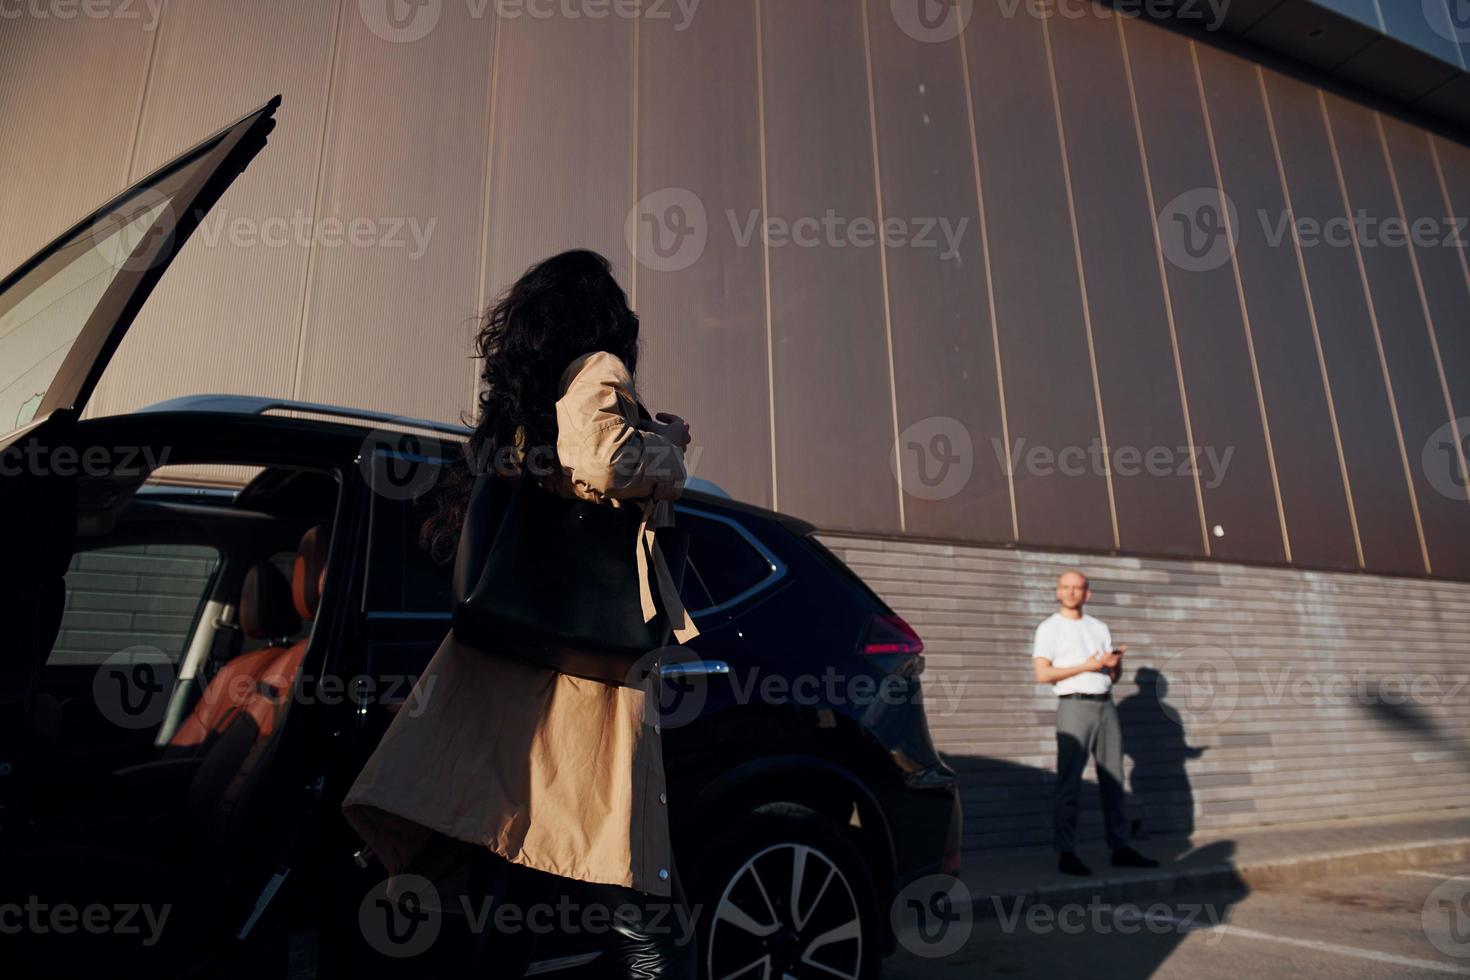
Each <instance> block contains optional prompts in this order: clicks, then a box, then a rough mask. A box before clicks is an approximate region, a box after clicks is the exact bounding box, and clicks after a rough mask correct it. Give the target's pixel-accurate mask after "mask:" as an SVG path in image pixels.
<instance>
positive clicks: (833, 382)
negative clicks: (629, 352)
mask: <svg viewBox="0 0 1470 980" xmlns="http://www.w3.org/2000/svg"><path fill="white" fill-rule="evenodd" d="M759 9H760V12H761V25H760V27H761V50H762V59H763V62H764V79H763V87H764V95H765V98H764V107H765V147H766V157H765V168H766V207H767V214H766V218H767V219H768V220H769V221H773V222H776V221H779V222H782V223H783V224H784V225H789V227H791V228H792V229H793V233H792V234H790V235H787V234H784V233H783V234H780V235H774V236H772V242H773V244H772V245H771V246H770V248H769V261H770V290H771V334H772V349H773V356H774V363H773V365H772V369H773V372H774V378H775V381H774V400H775V419H776V422H775V428H776V502H777V504H778V505H779V506H780V508H781V509H782V510H784V511H788V512H790V513H794V514H796V515H798V516H801V517H805V518H807V519H808V520H811V521H813V522H816V523H819V524H822V525H823V526H827V527H846V528H857V527H882V528H890V529H897V528H898V527H899V502H898V487H897V481H896V480H895V479H894V477H893V475H892V472H891V471H890V470H889V467H888V457H889V452H890V450H891V448H892V446H893V437H894V432H893V388H892V380H891V377H890V370H891V366H890V364H889V360H888V353H887V339H886V336H885V329H886V325H885V321H884V305H883V266H882V256H881V255H880V254H879V251H878V248H877V247H876V246H874V245H871V244H870V245H869V246H867V247H862V246H852V247H849V246H848V245H847V244H846V243H847V242H848V241H849V239H848V238H846V237H845V236H844V234H843V233H842V232H841V231H840V230H838V229H837V228H836V220H835V219H841V220H842V221H844V222H853V221H856V220H858V219H867V220H869V221H873V220H876V217H877V192H876V186H875V182H874V176H873V148H872V127H871V124H870V119H869V113H868V99H867V72H866V65H865V61H864V57H863V25H862V7H861V6H859V5H858V4H847V5H843V7H842V9H840V10H837V11H835V12H834V9H833V7H832V5H830V4H827V3H823V2H820V0H780V2H773V0H761V3H760V8H759ZM829 213H830V214H831V215H833V216H834V220H833V221H832V222H831V225H832V226H833V231H832V232H830V233H829V232H828V231H826V230H825V229H822V228H821V227H820V223H822V222H823V220H824V218H825V217H826V216H827V215H828V214H829ZM798 221H801V222H805V225H804V226H803V229H804V230H798V229H797V226H796V222H798ZM847 230H848V231H849V232H850V231H851V227H850V225H849V226H847ZM829 235H830V237H829ZM759 236H760V229H759V228H756V229H755V237H754V238H753V239H752V241H753V242H757V243H758V242H759V241H760V237H759ZM798 236H800V237H798ZM801 241H805V242H815V244H801V243H800V242H801ZM778 243H779V244H778Z"/></svg>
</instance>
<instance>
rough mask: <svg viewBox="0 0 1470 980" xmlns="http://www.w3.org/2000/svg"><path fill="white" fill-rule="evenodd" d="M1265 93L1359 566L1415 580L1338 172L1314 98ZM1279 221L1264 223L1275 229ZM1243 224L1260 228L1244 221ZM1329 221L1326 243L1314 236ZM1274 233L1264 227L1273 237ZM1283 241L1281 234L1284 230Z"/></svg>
mask: <svg viewBox="0 0 1470 980" xmlns="http://www.w3.org/2000/svg"><path fill="white" fill-rule="evenodd" d="M1266 92H1267V95H1268V97H1269V101H1270V112H1271V117H1272V121H1273V123H1274V125H1275V128H1276V134H1277V137H1278V139H1279V141H1280V146H1281V156H1282V162H1283V165H1284V169H1285V172H1286V181H1287V187H1288V189H1289V191H1290V194H1291V203H1292V209H1293V213H1294V215H1295V219H1296V221H1297V224H1298V226H1299V227H1300V228H1301V229H1302V230H1303V231H1304V232H1312V234H1310V235H1307V234H1304V235H1302V236H1301V237H1302V258H1303V262H1304V264H1305V266H1306V270H1307V282H1308V285H1309V286H1310V288H1311V292H1312V303H1313V305H1314V307H1315V308H1316V311H1317V326H1318V329H1319V330H1320V332H1321V336H1322V349H1323V354H1324V357H1325V360H1326V363H1327V375H1328V379H1329V381H1330V382H1331V384H1332V390H1333V391H1334V392H1339V393H1341V395H1340V397H1337V398H1335V399H1334V405H1335V407H1336V411H1337V424H1338V431H1339V432H1340V433H1341V434H1342V444H1343V453H1344V456H1345V458H1346V460H1347V470H1348V482H1349V484H1350V485H1351V487H1352V492H1353V503H1354V507H1355V508H1356V511H1357V516H1358V533H1359V536H1360V537H1361V539H1362V543H1363V561H1364V564H1365V565H1366V567H1368V568H1369V569H1373V570H1376V571H1397V572H1423V571H1424V561H1423V558H1422V556H1421V549H1420V544H1419V534H1418V531H1417V529H1416V527H1415V523H1414V515H1413V508H1412V504H1411V502H1410V499H1409V490H1408V484H1407V483H1406V482H1405V475H1404V467H1403V463H1402V461H1401V459H1400V455H1399V445H1398V438H1397V436H1396V435H1395V433H1394V426H1393V414H1392V410H1391V408H1390V405H1389V400H1388V393H1387V390H1386V388H1385V387H1384V382H1383V366H1382V362H1381V361H1380V359H1379V357H1378V346H1377V344H1376V342H1375V341H1374V339H1373V325H1372V323H1371V321H1370V320H1369V317H1368V306H1367V302H1366V300H1365V298H1364V294H1363V278H1362V276H1361V275H1360V273H1359V271H1358V265H1357V261H1356V259H1355V258H1354V256H1353V250H1352V247H1351V245H1350V243H1349V240H1348V238H1347V236H1346V228H1345V226H1344V225H1343V222H1345V220H1346V219H1345V211H1344V209H1343V203H1342V192H1341V189H1340V187H1339V184H1338V179H1337V170H1336V167H1335V166H1334V164H1333V160H1332V150H1331V147H1330V145H1329V143H1328V138H1327V130H1326V127H1325V126H1324V124H1323V120H1322V112H1321V106H1320V104H1319V102H1318V96H1317V90H1316V89H1314V88H1310V87H1308V86H1306V85H1303V84H1302V83H1300V82H1297V81H1295V80H1292V79H1289V78H1285V77H1283V76H1281V75H1278V74H1276V73H1274V72H1267V73H1266ZM1281 217H1282V216H1280V215H1267V216H1266V220H1268V221H1270V222H1279V221H1280V220H1281ZM1252 220H1257V221H1259V220H1261V219H1260V217H1259V216H1252ZM1332 220H1335V221H1336V222H1337V225H1336V226H1335V227H1337V229H1338V230H1337V232H1336V233H1335V234H1334V236H1333V239H1332V240H1335V241H1337V242H1338V244H1335V245H1334V244H1329V237H1328V235H1327V234H1326V233H1325V231H1324V233H1321V234H1317V233H1315V230H1316V229H1321V228H1324V223H1325V222H1328V221H1332ZM1274 227H1276V225H1275V224H1273V228H1274ZM1286 233H1287V234H1290V233H1291V231H1290V228H1289V227H1287V228H1286Z"/></svg>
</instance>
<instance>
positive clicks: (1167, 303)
mask: <svg viewBox="0 0 1470 980" xmlns="http://www.w3.org/2000/svg"><path fill="white" fill-rule="evenodd" d="M1114 23H1115V24H1116V25H1117V27H1118V47H1119V48H1120V49H1121V50H1122V52H1123V75H1124V77H1125V78H1126V79H1127V80H1128V103H1129V106H1130V107H1131V109H1132V112H1133V132H1134V135H1135V136H1136V137H1137V139H1138V161H1139V164H1140V165H1141V166H1142V167H1143V189H1144V193H1145V194H1146V195H1147V198H1148V221H1149V227H1150V228H1152V229H1153V233H1154V258H1155V260H1156V261H1157V263H1158V267H1159V287H1160V290H1161V291H1162V293H1163V296H1164V316H1165V318H1166V319H1167V321H1168V323H1169V345H1170V348H1171V349H1172V351H1173V353H1174V380H1175V382H1176V383H1177V384H1178V386H1179V406H1180V409H1181V410H1182V412H1183V414H1184V438H1185V439H1186V440H1187V441H1188V443H1189V458H1190V459H1191V460H1192V459H1194V458H1195V443H1194V423H1193V420H1192V419H1191V417H1190V412H1189V391H1188V388H1187V387H1186V386H1185V383H1184V362H1183V360H1182V358H1181V357H1180V353H1179V332H1178V328H1177V326H1176V324H1175V322H1174V300H1173V297H1172V296H1171V295H1170V292H1169V270H1168V269H1167V268H1166V267H1165V265H1164V243H1163V239H1162V237H1161V235H1160V233H1159V213H1158V204H1157V202H1156V201H1155V199H1154V187H1153V175H1152V173H1151V171H1150V170H1149V165H1148V146H1147V141H1146V140H1145V139H1144V135H1143V119H1142V116H1141V115H1140V113H1139V111H1138V92H1137V89H1136V87H1135V84H1134V80H1133V59H1132V58H1131V57H1130V56H1129V54H1128V39H1127V36H1126V33H1125V32H1124V30H1123V18H1121V17H1115V18H1114ZM1190 470H1191V471H1192V475H1193V477H1194V499H1195V504H1196V506H1197V507H1198V509H1199V533H1200V540H1201V541H1202V542H1203V543H1204V549H1205V556H1206V557H1209V555H1210V552H1211V549H1210V530H1209V520H1208V518H1207V517H1206V516H1205V494H1204V488H1203V487H1202V486H1201V485H1200V479H1199V467H1198V466H1191V467H1190Z"/></svg>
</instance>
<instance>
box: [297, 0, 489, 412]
mask: <svg viewBox="0 0 1470 980" xmlns="http://www.w3.org/2000/svg"><path fill="white" fill-rule="evenodd" d="M435 9H436V8H419V11H420V13H419V16H422V15H423V11H424V10H430V11H432V10H435ZM360 13H361V11H360V8H359V5H357V4H352V3H349V4H346V5H345V6H344V8H343V15H342V26H341V32H342V36H341V40H340V42H339V45H338V53H337V63H336V65H335V69H334V70H335V78H334V81H333V86H332V101H331V105H330V107H329V109H328V117H327V130H326V144H325V160H324V163H323V168H322V170H323V172H322V176H321V184H320V188H319V190H318V192H317V193H318V205H317V212H318V216H319V217H318V220H319V222H321V226H322V228H323V229H324V230H325V229H327V228H330V227H336V226H337V224H338V223H340V227H342V228H343V229H347V230H350V229H351V228H353V227H357V228H359V229H361V230H362V232H363V233H362V234H360V235H358V236H357V237H356V241H358V242H359V243H360V244H353V243H352V242H353V239H352V238H348V237H347V236H346V235H345V234H344V235H342V236H341V237H339V238H338V239H337V244H335V245H333V246H327V245H326V244H325V243H323V244H318V245H316V246H315V247H314V248H313V251H312V257H311V261H310V265H309V267H308V293H307V303H306V312H305V317H304V325H303V337H302V349H301V360H300V366H299V368H298V371H297V379H296V393H297V395H298V396H300V397H302V398H304V399H306V400H308V401H325V402H334V403H339V404H347V405H364V406H367V407H369V408H382V409H387V410H392V411H396V412H402V413H405V414H409V415H414V416H421V417H425V418H433V419H443V420H446V421H455V420H458V419H459V418H460V416H461V413H462V412H463V411H464V410H465V408H466V407H467V405H468V403H469V398H470V375H471V370H472V366H471V364H470V363H469V361H468V360H467V359H466V358H467V356H468V354H469V335H470V330H471V328H472V327H473V325H474V324H473V316H474V313H475V306H474V300H475V287H476V281H477V278H478V274H479V255H480V247H481V240H482V236H481V227H482V215H483V203H482V202H483V200H484V186H485V113H486V83H487V79H488V78H489V75H490V52H491V47H492V41H493V37H492V34H493V29H494V26H495V19H494V18H493V17H480V18H475V17H472V16H471V15H470V12H469V10H468V9H467V8H466V7H464V6H462V5H459V4H445V5H444V6H443V8H442V10H440V11H439V20H438V21H437V23H436V24H435V25H434V27H433V29H432V30H430V31H428V33H427V34H425V35H424V36H423V37H421V38H418V39H417V40H411V41H390V40H385V39H384V37H382V36H380V33H387V32H385V31H383V27H382V25H376V24H375V25H369V23H368V22H367V20H366V18H365V17H364V16H361V15H360ZM374 27H376V28H377V30H374V29H373V28H374ZM390 36H392V35H391V34H390ZM427 107H432V108H431V109H428V108H427ZM329 223H330V224H329ZM415 229H416V231H415Z"/></svg>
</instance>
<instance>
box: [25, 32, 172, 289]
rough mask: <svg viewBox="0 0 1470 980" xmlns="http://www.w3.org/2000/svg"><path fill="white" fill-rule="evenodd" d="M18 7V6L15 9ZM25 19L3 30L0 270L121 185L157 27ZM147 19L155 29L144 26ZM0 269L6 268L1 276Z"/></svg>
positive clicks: (65, 226) (114, 192) (123, 181)
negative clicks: (1, 271)
mask: <svg viewBox="0 0 1470 980" xmlns="http://www.w3.org/2000/svg"><path fill="white" fill-rule="evenodd" d="M11 9H19V8H11ZM138 9H139V13H140V16H139V17H138V18H136V19H130V20H120V19H118V18H115V17H109V18H98V17H71V18H68V19H65V20H63V19H61V18H59V17H22V18H18V19H6V20H5V21H4V28H3V30H0V120H4V126H3V127H0V175H3V179H0V269H3V270H4V272H9V271H10V270H11V269H12V268H14V267H15V266H17V265H19V264H20V263H22V262H24V261H25V260H26V259H28V258H30V256H31V255H32V254H33V253H34V252H35V251H36V250H37V249H39V248H41V247H42V246H43V245H45V244H46V243H47V242H49V241H51V239H53V238H55V237H56V236H57V235H59V234H61V233H62V232H63V231H65V230H66V229H67V228H68V227H69V226H70V225H71V224H72V223H73V222H75V221H77V219H79V218H81V217H83V216H84V215H86V214H87V213H88V212H89V211H91V210H92V209H93V208H95V207H96V206H97V205H99V204H101V203H102V202H104V201H106V200H107V199H108V198H109V197H111V196H112V195H114V194H116V193H117V192H118V191H120V190H122V189H123V188H124V187H125V186H127V181H126V180H125V179H124V178H125V177H126V175H127V169H128V159H129V157H130V155H131V150H132V145H133V133H134V131H135V129H136V126H137V121H138V102H139V99H141V98H142V95H143V86H144V84H145V78H146V76H147V72H148V61H149V54H150V51H151V50H152V47H153V41H154V38H155V36H156V25H153V24H152V21H151V20H150V19H149V18H147V17H144V16H141V14H142V13H143V10H142V8H141V7H140V8H138ZM150 25H152V26H150ZM0 274H3V273H0Z"/></svg>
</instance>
